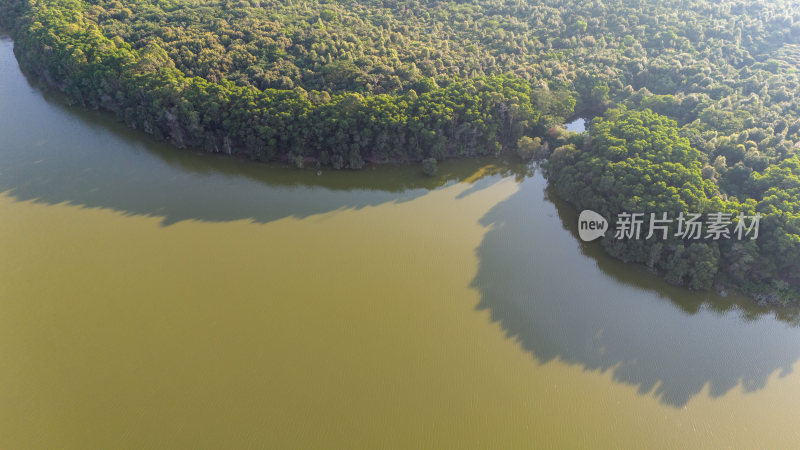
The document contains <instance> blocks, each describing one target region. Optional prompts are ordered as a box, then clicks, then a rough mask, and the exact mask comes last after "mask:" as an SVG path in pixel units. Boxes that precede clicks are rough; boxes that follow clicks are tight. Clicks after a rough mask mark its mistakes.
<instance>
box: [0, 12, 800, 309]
mask: <svg viewBox="0 0 800 450" xmlns="http://www.w3.org/2000/svg"><path fill="white" fill-rule="evenodd" d="M0 26H2V27H3V28H4V29H5V30H7V31H8V32H9V33H10V34H11V35H12V36H13V37H14V39H15V44H16V46H15V52H16V53H17V57H18V59H19V60H20V64H21V65H22V67H23V68H24V69H25V70H26V71H27V72H29V73H31V74H35V75H36V76H37V77H39V78H41V79H42V80H43V81H44V82H46V83H47V84H49V85H51V86H53V87H55V88H56V89H58V90H60V91H62V92H63V93H64V94H65V95H66V97H67V98H68V99H69V101H70V102H72V103H75V104H78V105H83V106H85V107H89V108H97V109H104V110H108V111H110V112H112V113H114V114H115V115H116V116H117V118H118V119H119V120H120V121H124V122H125V123H127V124H128V125H129V126H131V127H134V128H137V129H141V130H143V131H144V132H146V133H149V134H152V135H154V136H155V137H156V138H158V139H163V140H168V141H170V142H172V143H174V144H175V145H176V146H178V147H196V148H203V149H206V150H208V151H212V152H224V153H229V154H240V155H243V156H246V157H250V158H253V159H256V160H261V161H271V160H283V161H287V162H289V163H290V164H292V165H294V166H297V167H302V166H304V165H309V164H315V165H320V166H330V167H333V168H337V169H341V168H352V169H358V168H361V167H363V166H364V164H366V163H381V162H389V161H399V162H421V161H423V160H424V161H427V163H426V164H427V165H426V167H433V169H432V170H435V162H436V161H437V160H442V159H446V158H452V157H469V156H476V155H499V154H502V153H511V154H515V155H518V156H519V157H521V158H524V159H537V160H543V161H544V162H543V163H542V164H543V167H544V170H545V171H546V173H547V175H548V177H549V179H550V182H551V183H552V185H553V186H554V187H555V189H556V191H557V192H558V193H559V194H560V195H561V196H563V197H564V198H566V199H567V200H568V201H570V202H571V203H573V204H574V205H575V206H576V207H578V208H590V209H593V210H596V211H598V212H602V213H604V214H606V215H607V217H609V218H611V217H613V216H614V215H615V214H617V213H619V212H621V211H633V210H635V211H637V212H643V213H649V212H659V213H660V212H670V213H672V214H678V213H680V212H685V213H711V212H729V213H731V214H732V215H733V216H734V222H735V221H736V219H735V216H736V215H737V214H739V213H747V214H755V213H759V214H760V215H761V216H763V217H762V219H761V230H760V235H759V237H758V239H757V240H745V241H737V240H719V241H717V240H713V241H712V240H707V239H701V240H698V241H687V240H685V239H678V238H676V237H675V236H672V237H671V238H670V239H667V240H662V241H655V240H649V241H648V240H640V241H634V240H629V241H620V240H615V239H604V240H603V245H604V246H605V247H606V249H607V250H608V251H609V252H610V253H611V254H613V255H615V256H617V257H618V258H621V259H623V260H626V261H631V262H637V263H641V264H644V265H646V266H648V267H649V268H650V269H651V270H653V271H655V272H658V273H661V274H663V276H664V277H665V278H666V279H667V280H669V281H670V282H673V283H675V284H680V285H685V286H688V287H690V288H693V289H709V288H714V287H718V286H728V287H733V288H737V289H739V290H742V291H744V292H746V293H747V294H749V295H751V296H753V297H755V298H756V299H757V300H758V301H759V302H763V303H787V302H791V301H796V300H798V299H800V156H799V155H800V72H798V67H800V8H797V5H796V4H794V3H793V2H791V1H787V0H772V1H764V2H751V1H739V0H736V1H734V0H720V1H715V2H709V1H691V2H690V1H679V0H668V1H660V2H656V1H652V0H646V1H641V2H631V1H611V0H607V1H604V0H593V1H583V2H579V1H575V0H545V1H541V2H529V1H523V0H472V1H433V0H398V1H391V2H390V1H382V0H366V1H361V2H345V1H335V0H249V1H248V0H240V1H228V0H222V1H221V0H186V1H172V0H137V1H130V0H0ZM576 116H582V117H587V118H594V119H593V120H592V121H591V126H590V130H589V131H588V132H587V133H569V132H566V131H565V130H564V128H563V127H562V124H563V122H564V121H565V120H566V119H568V118H571V117H576ZM431 164H433V166H431ZM426 170H428V169H426ZM613 228H614V224H613V223H612V226H611V230H609V236H610V235H611V234H613ZM671 234H674V233H671Z"/></svg>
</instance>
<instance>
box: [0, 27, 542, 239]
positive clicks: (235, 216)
mask: <svg viewBox="0 0 800 450" xmlns="http://www.w3.org/2000/svg"><path fill="white" fill-rule="evenodd" d="M0 67H2V71H0V136H2V140H0V192H3V193H5V194H7V195H9V196H11V197H13V198H15V199H17V200H20V201H27V200H31V201H35V202H42V203H46V204H59V203H67V204H72V205H78V206H82V207H97V208H109V209H112V210H115V211H120V212H123V213H125V214H131V215H144V216H151V217H159V218H161V220H162V224H164V225H170V224H173V223H176V222H180V221H183V220H200V221H231V220H242V219H245V220H252V221H255V222H259V223H266V222H270V221H273V220H277V219H282V218H286V217H299V218H303V217H308V216H311V215H315V214H321V213H326V212H331V211H337V210H345V209H359V208H364V207H367V206H374V205H378V204H382V203H386V202H404V201H409V200H412V199H415V198H418V197H420V196H423V195H425V194H426V193H427V192H428V191H429V190H430V189H433V188H437V187H440V186H443V185H447V184H450V183H454V182H460V181H464V180H468V181H470V182H472V183H473V186H472V189H473V190H478V189H482V188H484V187H486V186H488V185H489V184H491V183H492V181H491V180H492V179H493V177H487V175H498V174H502V175H510V174H516V175H517V178H519V179H521V177H524V176H525V174H526V170H527V169H526V168H524V167H522V166H519V165H517V166H515V165H513V164H506V163H503V162H502V161H498V160H482V161H476V160H471V161H452V162H446V163H443V164H441V165H440V170H439V175H438V176H436V177H427V176H425V175H423V174H422V173H421V168H420V167H419V166H404V167H386V166H380V167H368V168H366V169H364V170H361V171H346V170H345V171H334V170H329V169H322V171H321V172H319V171H318V170H317V169H304V170H293V169H288V168H286V167H281V166H277V165H267V164H258V163H253V162H251V161H246V160H243V159H237V158H231V157H228V156H224V155H214V154H208V153H203V152H195V151H188V150H183V151H181V150H177V149H175V148H174V147H172V146H170V145H168V144H165V143H161V142H156V141H154V140H153V139H150V138H148V137H147V136H143V135H142V133H141V132H139V131H136V130H131V129H128V128H127V127H125V126H124V125H122V124H120V123H118V122H116V121H114V120H113V118H112V117H110V116H109V115H108V114H105V113H101V112H96V111H87V110H84V109H82V108H79V107H68V106H66V105H65V104H64V101H63V99H62V98H61V97H60V96H58V95H57V94H53V93H50V92H49V91H48V90H47V89H39V87H37V83H36V82H35V81H33V80H30V79H28V78H26V77H25V76H24V75H23V74H22V73H21V72H20V70H19V66H18V65H17V62H16V59H15V58H14V55H13V52H12V43H11V41H10V40H8V39H0ZM495 181H496V180H495ZM487 183H488V184H487Z"/></svg>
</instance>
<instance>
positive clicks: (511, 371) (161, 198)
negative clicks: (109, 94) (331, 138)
mask: <svg viewBox="0 0 800 450" xmlns="http://www.w3.org/2000/svg"><path fill="white" fill-rule="evenodd" d="M575 222H576V214H575V212H574V211H573V210H572V209H570V208H569V207H568V206H567V205H565V204H563V203H562V202H560V201H558V200H557V199H556V198H553V196H552V194H551V193H550V191H549V190H548V189H547V187H546V182H545V180H544V179H543V178H542V176H541V174H540V173H539V172H538V171H536V170H533V169H529V168H526V167H524V166H519V165H515V164H511V163H504V162H502V161H499V160H470V161H451V162H444V163H441V164H440V167H439V175H438V176H437V177H436V178H428V177H425V176H423V175H422V174H421V169H420V167H418V166H415V167H389V166H381V167H368V168H367V169H365V170H362V171H356V172H353V171H332V170H323V171H322V173H321V174H318V173H317V171H316V170H315V169H311V170H295V169H288V168H283V167H276V166H270V165H265V164H257V163H251V162H248V161H243V160H238V159H233V158H226V157H222V156H218V155H211V154H204V153H195V152H191V151H185V150H184V151H181V150H176V149H173V148H170V147H168V146H166V145H164V144H161V143H158V142H154V141H153V140H151V139H149V138H148V137H147V136H143V135H142V134H140V133H138V132H136V131H133V130H129V129H126V128H125V127H123V126H121V125H120V124H117V123H115V122H114V121H113V120H112V119H110V118H109V117H107V116H106V115H105V114H102V113H98V112H91V111H84V110H82V109H79V108H73V107H68V106H65V105H64V104H63V103H62V102H61V101H60V99H59V98H58V97H56V96H53V95H52V94H49V93H47V92H43V90H42V89H40V88H39V87H37V85H36V83H32V82H31V80H29V79H27V78H26V77H24V76H23V75H22V74H21V73H20V71H19V68H18V66H17V63H16V60H15V59H14V56H13V53H12V42H11V41H10V40H8V39H3V40H0V404H2V408H0V447H2V448H26V449H33V448H146V447H157V448H242V447H260V448H286V447H291V448H297V447H305V448H392V447H395V448H490V447H500V448H507V447H512V446H514V447H517V448H520V447H523V448H524V447H531V446H534V445H537V446H540V447H541V446H560V447H561V446H569V447H598V446H600V447H609V446H635V447H645V446H646V447H656V446H657V447H667V446H681V447H686V446H693V447H711V446H713V447H719V446H726V447H729V446H735V447H762V448H780V447H796V446H797V443H798V442H800V431H799V430H798V427H797V423H796V418H797V417H798V416H799V415H800V401H798V400H800V375H799V374H798V373H797V371H795V369H796V368H797V367H798V366H797V364H798V359H800V328H798V324H797V321H796V320H794V319H793V317H795V314H794V313H795V311H792V310H770V309H763V308H759V307H756V306H754V305H753V304H752V302H750V301H748V300H747V299H744V298H741V297H738V296H736V295H733V294H730V295H728V296H727V297H721V296H719V295H717V294H715V293H709V292H702V293H692V292H689V291H687V290H684V289H681V288H678V287H674V286H670V285H668V284H666V283H665V282H663V281H661V280H659V279H658V278H657V277H655V276H653V275H652V274H650V273H648V272H647V271H646V270H644V269H642V268H639V267H635V266H630V265H626V264H623V263H621V262H618V261H615V260H612V259H610V258H608V257H607V256H605V255H604V254H603V252H602V249H601V248H600V246H599V244H598V243H597V242H593V243H588V244H587V243H582V242H581V241H580V240H579V239H578V238H577V234H576V227H575Z"/></svg>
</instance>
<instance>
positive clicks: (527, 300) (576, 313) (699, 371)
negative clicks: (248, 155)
mask: <svg viewBox="0 0 800 450" xmlns="http://www.w3.org/2000/svg"><path fill="white" fill-rule="evenodd" d="M548 192H549V191H548V190H546V189H545V181H544V180H543V179H542V177H541V175H540V174H538V173H537V174H536V175H535V176H534V177H532V178H529V179H527V180H525V181H524V182H523V183H522V184H521V185H520V190H519V191H518V192H517V193H515V194H514V195H512V196H511V197H509V198H508V199H507V200H505V201H503V202H502V203H499V204H497V205H496V206H495V207H494V208H493V209H492V210H490V212H488V213H487V214H486V215H485V216H484V217H483V219H482V224H483V225H485V226H490V230H489V232H488V233H487V234H486V235H485V237H484V240H483V241H482V243H481V245H480V246H479V248H478V249H477V256H478V259H479V269H478V273H477V275H476V277H475V279H474V280H473V283H472V287H473V288H475V289H476V290H478V291H479V292H480V294H481V300H480V302H479V304H478V306H477V309H479V310H488V311H489V312H490V315H491V319H492V321H496V322H497V323H498V324H499V325H500V326H501V327H502V329H503V330H504V331H505V333H506V334H507V336H508V337H509V338H511V339H515V340H516V341H518V342H519V344H520V345H521V346H522V347H523V348H524V349H525V350H527V351H528V352H530V353H531V354H532V355H533V356H534V357H535V359H536V360H537V361H539V362H540V363H547V362H550V361H553V360H559V361H563V362H566V363H569V364H576V365H579V366H581V367H583V368H584V370H587V371H600V372H606V371H610V372H611V374H612V376H613V379H614V380H616V381H617V382H620V383H624V384H627V385H632V386H636V387H637V388H638V391H639V393H640V394H643V395H644V394H647V395H653V396H655V397H656V398H658V399H659V400H660V401H661V402H662V403H664V404H668V405H672V406H682V405H685V404H686V403H687V402H688V401H689V400H690V399H691V398H692V397H693V396H695V395H697V394H698V393H700V392H701V391H702V390H703V389H704V388H705V387H706V386H707V387H708V388H709V391H710V395H711V396H712V397H718V396H722V395H723V394H725V393H726V392H728V391H730V390H731V389H733V388H734V387H736V386H739V385H741V386H742V388H743V389H744V390H745V391H755V390H757V389H760V388H763V387H764V386H765V385H766V383H767V380H768V378H769V377H770V375H772V374H773V373H775V372H777V373H778V374H779V376H783V375H786V374H788V373H789V372H791V370H792V366H793V364H794V363H795V362H796V361H797V360H798V359H799V358H800V330H798V329H797V328H796V327H797V323H796V319H795V318H796V313H797V311H796V310H786V309H784V310H770V309H765V308H760V307H758V306H756V305H755V304H753V303H752V302H750V301H749V300H747V299H745V298H741V297H738V296H735V295H729V296H728V297H724V298H723V297H721V296H719V295H717V294H715V293H709V292H703V293H693V292H690V291H688V290H685V289H682V288H679V287H675V286H671V285H669V284H667V283H665V282H663V281H662V280H660V279H658V278H657V277H656V276H654V275H652V274H650V273H649V272H647V271H646V270H645V269H642V268H639V267H636V266H632V265H628V264H624V263H622V262H620V261H617V260H614V259H612V258H610V257H609V256H607V255H605V254H604V253H603V250H602V248H601V247H600V245H599V244H598V243H597V242H594V243H588V244H586V243H582V242H581V241H580V239H579V238H578V236H577V228H576V226H575V224H576V223H577V214H576V212H575V211H574V210H573V209H572V208H571V207H570V206H569V205H566V204H565V203H564V202H562V201H559V199H556V198H548V197H550V196H549V195H548ZM543 193H544V194H543Z"/></svg>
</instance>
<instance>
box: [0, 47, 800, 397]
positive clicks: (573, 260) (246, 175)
mask: <svg viewBox="0 0 800 450" xmlns="http://www.w3.org/2000/svg"><path fill="white" fill-rule="evenodd" d="M0 136H2V139H0V192H3V193H5V194H6V195H9V196H12V197H13V198H15V199H17V200H21V201H28V200H30V201H35V202H43V203H46V204H59V203H67V204H73V205H78V206H81V207H99V208H109V209H111V210H114V211H120V212H122V213H124V214H131V215H144V216H151V217H159V218H161V220H162V223H163V224H165V225H169V224H172V223H175V222H180V221H183V220H200V221H231V220H241V219H249V220H253V221H256V222H261V223H266V222H270V221H273V220H278V219H281V218H286V217H307V216H311V215H314V214H320V213H326V212H332V211H337V210H345V209H358V208H363V207H367V206H371V205H378V204H382V203H387V202H403V201H409V200H412V199H415V198H418V197H421V196H423V195H425V194H426V193H427V192H429V190H430V189H433V188H436V187H439V186H442V185H446V184H448V183H454V182H468V183H472V186H471V187H470V188H468V189H466V190H465V191H464V192H463V193H462V194H461V196H466V195H469V194H470V193H472V192H475V191H478V190H481V189H485V188H487V187H489V186H491V185H492V184H493V183H495V182H497V180H498V179H499V177H497V176H488V175H503V176H509V175H514V176H516V178H517V180H518V181H521V184H520V189H519V191H518V192H517V193H515V194H513V195H512V196H511V197H510V198H508V199H507V200H505V201H503V202H501V203H499V204H497V205H496V206H495V207H494V208H493V209H492V210H491V211H490V212H488V213H487V214H486V216H485V217H484V218H483V219H482V224H483V225H485V226H490V227H491V228H490V229H489V231H488V232H487V234H486V235H485V237H484V240H483V242H482V244H481V245H480V247H479V248H478V250H477V253H478V258H479V270H478V273H477V274H476V277H475V279H474V281H473V283H472V286H473V287H474V288H475V289H476V290H478V291H479V292H480V294H481V300H480V303H479V305H478V306H477V308H478V309H481V310H483V309H485V310H488V311H489V312H490V314H491V317H492V320H494V321H496V322H498V323H499V325H500V326H501V327H502V328H503V329H504V330H505V332H506V333H507V335H508V336H509V337H511V338H514V339H516V340H517V341H518V342H519V343H520V345H521V346H522V347H523V348H524V349H525V350H527V351H528V352H530V353H531V354H532V355H533V356H534V357H535V358H536V359H537V360H538V361H540V362H541V363H547V362H548V361H552V360H560V361H564V362H567V363H570V364H576V365H579V366H581V367H583V368H584V369H585V370H591V371H611V373H612V375H613V378H614V379H615V380H616V381H618V382H621V383H625V384H629V385H633V386H636V387H637V388H638V390H639V391H640V392H641V393H642V394H650V395H655V396H656V397H657V398H658V399H660V401H662V402H663V403H666V404H669V405H674V406H680V405H683V404H685V403H686V402H688V401H689V399H691V398H692V397H693V396H695V395H697V394H698V393H699V392H701V391H702V389H704V387H705V386H708V387H709V388H710V393H711V395H712V396H721V395H723V394H725V393H726V392H728V391H730V390H731V389H733V388H734V387H736V386H737V385H741V386H743V388H744V389H745V390H747V391H754V390H757V389H759V388H761V387H763V386H765V385H766V383H767V379H768V377H769V376H770V375H771V374H773V373H775V372H778V373H779V374H786V373H788V372H790V371H791V369H792V365H793V364H794V363H795V362H796V361H797V360H798V358H800V338H799V337H798V334H800V333H798V330H797V329H796V328H795V322H793V320H794V319H793V317H794V316H793V315H792V314H793V313H792V312H789V311H782V312H781V313H782V314H785V317H778V312H776V311H770V310H765V309H760V308H757V307H755V306H754V305H752V304H751V303H750V302H749V301H747V300H746V299H738V298H734V297H733V296H732V297H729V298H721V297H719V296H718V295H715V294H710V293H700V294H698V293H691V292H688V291H686V290H683V289H680V288H677V287H673V286H669V285H667V284H665V283H664V282H662V281H660V280H658V279H657V278H655V277H654V276H653V275H651V274H649V273H647V272H646V271H644V270H642V269H639V268H636V267H632V266H629V265H625V264H623V263H620V262H618V261H615V260H612V259H610V258H609V257H607V256H606V255H605V254H604V253H603V252H602V249H601V248H600V247H599V245H597V243H590V244H583V243H580V240H579V239H578V238H577V236H576V233H575V229H574V226H573V224H574V223H575V222H576V220H575V219H576V216H575V212H574V211H572V210H571V208H569V207H568V206H566V205H564V204H563V203H561V202H559V201H558V200H557V199H550V200H548V199H547V198H545V196H543V192H545V193H546V191H545V189H544V186H545V182H544V180H543V179H542V177H541V175H540V174H536V175H535V176H533V177H529V169H526V168H523V167H520V166H514V165H510V164H502V163H498V161H496V160H492V161H486V160H484V161H475V160H472V161H453V162H448V163H445V164H442V165H441V166H440V175H439V176H438V177H435V178H428V177H424V176H423V175H422V174H421V173H420V169H419V168H418V167H377V168H368V169H366V170H362V171H356V172H350V171H342V172H336V171H330V170H323V172H322V174H321V175H317V171H316V169H311V170H299V171H298V170H287V169H286V168H282V167H273V166H267V165H264V164H254V163H251V162H248V161H242V160H237V159H233V158H228V157H220V156H219V155H210V154H204V153H193V152H190V151H177V150H175V149H173V148H171V147H170V146H168V145H165V144H162V143H156V142H153V141H152V140H150V139H147V138H143V137H142V136H141V135H140V133H139V132H136V131H132V130H129V129H127V128H125V127H124V126H122V125H120V124H118V123H116V122H114V121H113V120H112V119H111V118H109V117H108V116H107V115H104V114H101V113H97V112H89V111H84V110H81V109H80V108H67V107H65V106H63V103H62V102H61V100H60V99H58V98H56V97H54V96H52V95H50V94H42V93H41V92H39V90H38V89H37V88H36V87H34V85H33V84H32V83H31V82H29V81H28V80H26V78H25V77H24V76H23V75H22V74H21V73H20V72H19V69H18V66H17V64H16V60H15V59H14V56H13V53H12V52H11V42H10V41H9V40H7V39H5V40H3V39H1V38H0ZM523 180H524V181H523Z"/></svg>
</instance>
